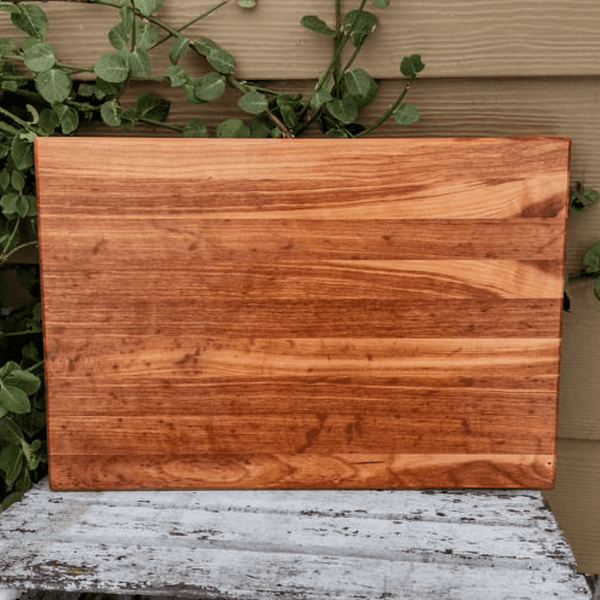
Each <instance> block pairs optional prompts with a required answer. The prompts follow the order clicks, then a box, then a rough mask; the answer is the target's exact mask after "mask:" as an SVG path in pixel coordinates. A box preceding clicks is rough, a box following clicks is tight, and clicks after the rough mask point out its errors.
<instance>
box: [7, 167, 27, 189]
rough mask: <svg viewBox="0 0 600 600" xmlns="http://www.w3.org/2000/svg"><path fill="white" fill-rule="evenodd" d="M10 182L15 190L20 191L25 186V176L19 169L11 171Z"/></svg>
mask: <svg viewBox="0 0 600 600" xmlns="http://www.w3.org/2000/svg"><path fill="white" fill-rule="evenodd" d="M10 184H11V185H12V186H13V188H14V189H15V190H17V192H22V191H23V188H24V187H25V176H24V175H23V173H21V171H13V172H12V175H11V178H10Z"/></svg>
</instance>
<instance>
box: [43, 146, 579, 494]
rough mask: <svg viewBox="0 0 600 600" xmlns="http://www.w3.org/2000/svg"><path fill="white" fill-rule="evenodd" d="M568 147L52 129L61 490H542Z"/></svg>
mask: <svg viewBox="0 0 600 600" xmlns="http://www.w3.org/2000/svg"><path fill="white" fill-rule="evenodd" d="M569 146H570V144H569V140H568V139H566V138H523V139H504V138H501V139H494V138H481V139H473V138H453V139H450V138H446V139H439V138H424V139H368V140H367V139H365V140H328V139H318V140H315V139H303V140H240V139H238V140H233V139H228V140H226V139H197V140H191V139H142V138H127V139H124V138H118V139H116V138H115V139H111V138H61V137H56V138H41V137H38V138H37V139H36V148H35V150H36V172H37V182H38V196H39V199H38V206H39V208H38V210H39V234H40V252H41V267H42V292H43V299H42V300H43V323H44V334H45V353H46V358H45V368H46V385H47V394H48V441H49V457H50V480H51V485H52V487H53V488H54V489H141V488H150V489H161V488H263V487H265V488H423V487H535V488H548V487H551V486H552V484H553V478H554V465H555V438H556V419H557V388H558V375H559V353H560V327H561V308H562V294H563V266H564V244H565V223H566V217H567V210H568V185H569V173H568V168H569Z"/></svg>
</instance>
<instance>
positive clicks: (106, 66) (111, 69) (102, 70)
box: [59, 52, 129, 102]
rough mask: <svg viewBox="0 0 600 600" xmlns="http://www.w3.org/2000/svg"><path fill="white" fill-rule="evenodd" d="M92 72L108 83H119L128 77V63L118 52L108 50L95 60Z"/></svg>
mask: <svg viewBox="0 0 600 600" xmlns="http://www.w3.org/2000/svg"><path fill="white" fill-rule="evenodd" d="M94 73H95V74H96V75H97V76H98V77H100V78H101V79H104V81H108V82H109V83H121V82H123V81H125V80H126V79H127V77H129V64H128V61H127V60H126V59H125V58H124V57H123V56H121V55H120V54H117V53H116V52H109V53H107V54H103V55H102V56H101V57H100V58H99V59H98V60H97V61H96V64H95V65H94ZM59 102H60V101H59Z"/></svg>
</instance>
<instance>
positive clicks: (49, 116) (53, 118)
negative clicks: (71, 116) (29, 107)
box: [39, 108, 60, 135]
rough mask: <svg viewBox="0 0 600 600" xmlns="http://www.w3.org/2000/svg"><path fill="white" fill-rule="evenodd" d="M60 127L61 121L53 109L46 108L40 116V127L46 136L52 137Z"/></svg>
mask: <svg viewBox="0 0 600 600" xmlns="http://www.w3.org/2000/svg"><path fill="white" fill-rule="evenodd" d="M59 125H60V120H59V118H58V116H57V115H56V113H55V112H54V111H53V110H52V109H51V108H45V109H44V110H43V111H42V112H41V114H40V122H39V126H40V127H41V128H42V130H43V132H44V133H45V134H46V135H52V134H53V133H54V131H55V130H56V128H57V127H58V126H59Z"/></svg>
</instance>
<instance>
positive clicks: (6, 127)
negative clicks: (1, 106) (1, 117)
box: [0, 121, 19, 135]
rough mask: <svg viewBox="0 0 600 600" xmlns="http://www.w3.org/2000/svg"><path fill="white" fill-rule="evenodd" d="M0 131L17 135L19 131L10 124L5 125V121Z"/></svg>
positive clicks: (0, 122) (0, 126)
mask: <svg viewBox="0 0 600 600" xmlns="http://www.w3.org/2000/svg"><path fill="white" fill-rule="evenodd" d="M0 129H1V130H2V131H5V132H6V133H11V134H13V135H14V134H16V133H17V132H18V131H19V130H18V129H16V128H15V127H13V126H12V125H9V124H8V123H4V121H0Z"/></svg>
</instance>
